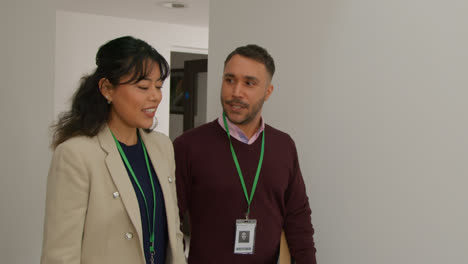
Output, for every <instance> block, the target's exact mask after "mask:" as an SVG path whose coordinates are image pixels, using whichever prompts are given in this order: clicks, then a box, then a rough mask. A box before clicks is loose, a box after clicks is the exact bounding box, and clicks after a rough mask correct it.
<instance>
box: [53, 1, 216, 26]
mask: <svg viewBox="0 0 468 264" xmlns="http://www.w3.org/2000/svg"><path fill="white" fill-rule="evenodd" d="M161 2H168V1H165V0H57V1H56V7H57V9H59V10H65V11H73V12H81V13H91V14H97V15H105V16H114V17H125V18H133V19H139V20H152V21H158V22H164V23H170V24H181V25H188V26H196V27H206V28H207V27H208V16H209V15H208V9H209V2H210V1H209V0H173V1H172V2H182V3H184V4H186V6H187V8H182V9H181V8H179V9H169V8H165V7H162V6H161V5H160V3H161ZM169 2H170V1H169Z"/></svg>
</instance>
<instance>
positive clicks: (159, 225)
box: [119, 138, 168, 264]
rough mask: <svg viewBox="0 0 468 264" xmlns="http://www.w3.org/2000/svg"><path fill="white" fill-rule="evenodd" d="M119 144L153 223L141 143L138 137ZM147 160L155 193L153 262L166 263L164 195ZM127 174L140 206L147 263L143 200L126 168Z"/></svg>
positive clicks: (148, 231)
mask: <svg viewBox="0 0 468 264" xmlns="http://www.w3.org/2000/svg"><path fill="white" fill-rule="evenodd" d="M119 143H120V146H121V147H122V149H123V151H124V153H125V155H126V156H127V160H128V162H129V163H130V166H132V169H133V172H134V173H135V176H136V178H137V179H138V181H139V182H140V186H141V189H142V190H143V192H144V193H145V196H146V201H147V203H148V207H149V208H148V209H149V214H150V217H149V220H150V223H151V224H152V223H153V206H154V203H153V202H154V200H153V190H152V188H151V181H150V178H149V175H148V168H147V166H146V161H145V155H144V153H143V148H142V145H141V141H140V138H138V142H137V144H136V145H132V146H127V145H125V144H124V143H122V142H119ZM148 161H149V162H150V169H151V174H152V176H153V183H154V191H155V194H156V214H155V216H156V217H155V218H156V221H155V227H154V229H155V234H154V249H155V255H154V263H156V264H164V263H166V248H167V241H168V235H167V219H166V207H165V205H164V196H163V193H162V190H161V185H160V184H159V180H158V177H157V176H156V172H155V171H154V168H153V164H152V163H151V160H150V159H149V156H148ZM125 168H126V169H127V173H128V176H129V177H130V179H131V181H132V184H133V188H134V189H135V193H136V196H137V198H138V205H139V207H140V216H141V227H142V231H143V247H144V251H145V258H146V262H147V263H151V262H150V252H149V247H150V242H149V238H150V229H149V223H148V217H147V214H146V207H145V200H144V199H143V196H142V195H141V192H140V189H139V188H138V185H137V184H136V183H135V180H134V179H133V176H132V174H131V173H130V171H129V170H128V168H127V166H125Z"/></svg>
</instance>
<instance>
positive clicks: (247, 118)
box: [221, 96, 265, 125]
mask: <svg viewBox="0 0 468 264" xmlns="http://www.w3.org/2000/svg"><path fill="white" fill-rule="evenodd" d="M232 103H235V104H238V105H240V106H241V107H245V108H247V109H248V108H249V106H250V105H249V104H247V103H245V102H243V101H242V100H240V99H237V98H234V99H232V100H229V101H225V102H224V103H223V100H222V99H221V105H222V106H223V111H224V112H225V113H226V117H227V118H228V119H229V121H231V123H233V124H236V125H245V124H248V123H250V122H252V120H254V119H255V117H256V116H257V114H258V112H260V110H262V107H263V103H265V96H263V98H261V99H260V100H258V102H256V103H255V104H254V105H253V107H252V110H251V111H249V112H248V113H247V115H246V116H245V118H244V119H242V120H240V121H235V120H231V118H229V113H228V112H227V111H226V109H225V105H230V104H232Z"/></svg>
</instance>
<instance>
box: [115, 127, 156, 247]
mask: <svg viewBox="0 0 468 264" xmlns="http://www.w3.org/2000/svg"><path fill="white" fill-rule="evenodd" d="M111 134H112V137H113V138H114V140H115V144H116V145H117V148H118V149H119V152H120V156H121V157H122V159H123V160H124V162H125V165H126V166H127V169H128V170H129V171H130V174H132V177H133V180H135V183H136V185H137V186H138V189H139V190H140V193H141V195H142V196H143V200H145V209H146V216H148V227H149V231H150V239H149V240H150V253H151V255H154V227H155V222H156V221H155V218H156V192H155V191H154V183H153V176H152V175H151V169H150V165H149V161H148V154H147V153H146V148H145V143H143V140H141V137H140V134H138V138H139V139H140V141H141V146H142V147H143V153H144V155H145V161H146V167H147V168H148V175H149V178H150V180H151V188H152V189H153V205H154V208H153V225H152V226H151V225H150V217H149V210H148V203H147V202H146V196H145V193H144V192H143V189H142V188H141V186H140V182H139V181H138V179H137V177H136V176H135V173H134V172H133V169H132V166H130V162H128V159H127V156H126V155H125V153H124V151H123V149H122V147H121V146H120V143H119V142H118V141H117V139H116V138H115V136H114V133H112V131H111Z"/></svg>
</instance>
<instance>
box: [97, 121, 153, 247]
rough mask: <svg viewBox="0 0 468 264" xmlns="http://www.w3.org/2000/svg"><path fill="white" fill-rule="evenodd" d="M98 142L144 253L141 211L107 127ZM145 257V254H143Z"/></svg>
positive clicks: (100, 133)
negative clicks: (105, 154) (104, 153)
mask: <svg viewBox="0 0 468 264" xmlns="http://www.w3.org/2000/svg"><path fill="white" fill-rule="evenodd" d="M98 140H99V142H100V144H101V147H102V148H103V149H104V151H105V152H106V153H107V157H106V161H105V162H106V166H107V169H108V170H109V173H110V175H111V177H112V179H113V181H114V184H115V186H116V187H117V189H118V190H119V193H120V197H121V199H122V201H123V204H124V206H125V209H126V210H127V213H128V216H129V217H130V220H131V221H132V223H133V226H134V227H135V230H136V232H137V233H138V237H139V239H140V247H141V249H142V251H143V231H142V227H141V217H140V209H139V205H138V199H137V197H136V194H135V190H134V189H133V185H132V182H131V180H130V177H129V176H128V173H127V170H126V169H125V165H124V163H123V161H122V158H121V157H120V153H119V151H118V149H117V146H116V145H115V141H114V138H113V137H112V134H111V132H110V129H109V127H108V126H107V125H106V126H105V127H104V128H103V129H102V130H101V132H99V134H98ZM143 256H144V253H143Z"/></svg>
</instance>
